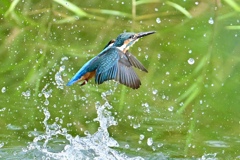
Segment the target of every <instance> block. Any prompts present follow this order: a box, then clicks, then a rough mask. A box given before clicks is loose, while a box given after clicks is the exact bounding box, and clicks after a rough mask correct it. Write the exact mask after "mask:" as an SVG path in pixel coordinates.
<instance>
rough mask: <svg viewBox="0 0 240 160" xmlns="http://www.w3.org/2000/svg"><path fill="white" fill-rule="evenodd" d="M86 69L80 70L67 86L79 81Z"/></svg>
mask: <svg viewBox="0 0 240 160" xmlns="http://www.w3.org/2000/svg"><path fill="white" fill-rule="evenodd" d="M85 72H86V71H84V70H79V71H78V72H77V73H76V74H75V75H74V76H73V77H72V78H71V80H70V81H69V82H68V83H67V84H66V86H71V85H73V84H74V83H75V82H77V81H78V80H79V79H80V78H81V77H82V76H83V75H84V74H85Z"/></svg>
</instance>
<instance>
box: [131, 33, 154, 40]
mask: <svg viewBox="0 0 240 160" xmlns="http://www.w3.org/2000/svg"><path fill="white" fill-rule="evenodd" d="M155 32H156V31H148V32H140V33H138V34H137V37H136V38H137V39H138V38H141V37H144V36H147V35H150V34H153V33H155Z"/></svg>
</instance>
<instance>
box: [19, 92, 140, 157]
mask: <svg viewBox="0 0 240 160" xmlns="http://www.w3.org/2000/svg"><path fill="white" fill-rule="evenodd" d="M114 92H115V89H114V90H109V91H107V92H103V93H102V94H101V96H102V98H103V100H104V101H105V103H104V104H103V105H101V104H100V102H96V103H95V108H96V111H97V118H95V119H94V121H98V122H99V124H100V126H99V128H98V131H97V132H96V133H94V134H92V135H91V134H87V136H86V137H80V136H76V137H73V136H72V135H70V134H68V133H67V129H66V128H62V127H61V125H59V124H57V123H56V122H54V123H53V124H51V125H49V124H48V123H47V122H48V120H49V118H50V116H51V115H50V112H49V111H48V110H47V109H46V108H43V113H44V115H45V119H44V120H43V124H44V127H45V133H44V134H42V135H38V136H36V137H35V138H34V140H33V142H30V143H29V144H28V146H27V148H26V149H24V152H25V153H32V154H34V156H35V157H39V158H40V156H41V159H64V160H65V159H71V160H74V159H96V160H100V159H113V160H114V159H131V160H140V159H143V158H141V157H134V158H129V157H128V156H127V155H125V154H124V153H120V152H119V151H116V150H114V149H112V148H110V147H119V144H118V142H117V141H116V140H115V139H113V138H112V137H110V136H109V132H108V128H109V127H110V126H112V125H117V121H116V120H115V119H114V117H113V116H112V115H111V112H110V111H108V109H111V108H112V106H111V105H110V104H109V102H108V101H107V96H108V95H111V94H113V93H114ZM59 136H62V137H64V139H65V140H66V141H67V142H66V144H65V145H64V146H63V149H62V150H60V151H59V152H56V150H55V151H51V149H50V148H51V147H50V146H51V143H52V141H53V139H54V138H55V137H59Z"/></svg>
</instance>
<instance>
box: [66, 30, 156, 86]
mask: <svg viewBox="0 0 240 160" xmlns="http://www.w3.org/2000/svg"><path fill="white" fill-rule="evenodd" d="M153 33H155V31H148V32H140V33H133V32H124V33H122V34H120V35H119V36H118V37H117V38H116V40H115V39H113V40H110V41H109V43H108V44H107V45H106V46H105V47H104V49H103V50H102V51H101V52H100V53H99V54H98V55H97V56H95V57H93V58H92V59H90V60H89V61H88V62H87V63H85V64H84V65H83V66H82V67H81V68H80V69H79V71H78V72H77V73H76V74H75V75H74V76H73V77H72V79H71V80H70V81H69V82H68V83H67V86H71V85H72V84H74V83H76V82H79V81H83V82H82V83H81V86H83V85H85V84H86V83H87V82H88V80H89V79H91V78H92V77H94V76H95V83H96V84H102V83H103V82H105V81H108V80H115V81H118V82H119V83H121V84H123V85H125V86H127V87H130V88H132V89H138V88H139V87H140V85H141V81H140V79H139V78H138V76H137V74H136V73H135V71H134V69H133V67H136V68H138V69H140V70H142V71H144V72H148V71H147V69H146V68H145V67H144V66H143V65H142V63H141V62H140V61H139V60H138V59H137V58H136V57H135V56H134V55H132V54H131V53H130V52H129V48H130V47H131V46H133V44H134V43H135V42H137V41H138V40H139V39H140V38H141V37H144V36H147V35H150V34H153ZM132 66H133V67H132Z"/></svg>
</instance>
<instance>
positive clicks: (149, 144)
mask: <svg viewBox="0 0 240 160" xmlns="http://www.w3.org/2000/svg"><path fill="white" fill-rule="evenodd" d="M152 144H153V139H152V138H148V139H147V145H148V146H151V145H152Z"/></svg>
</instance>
